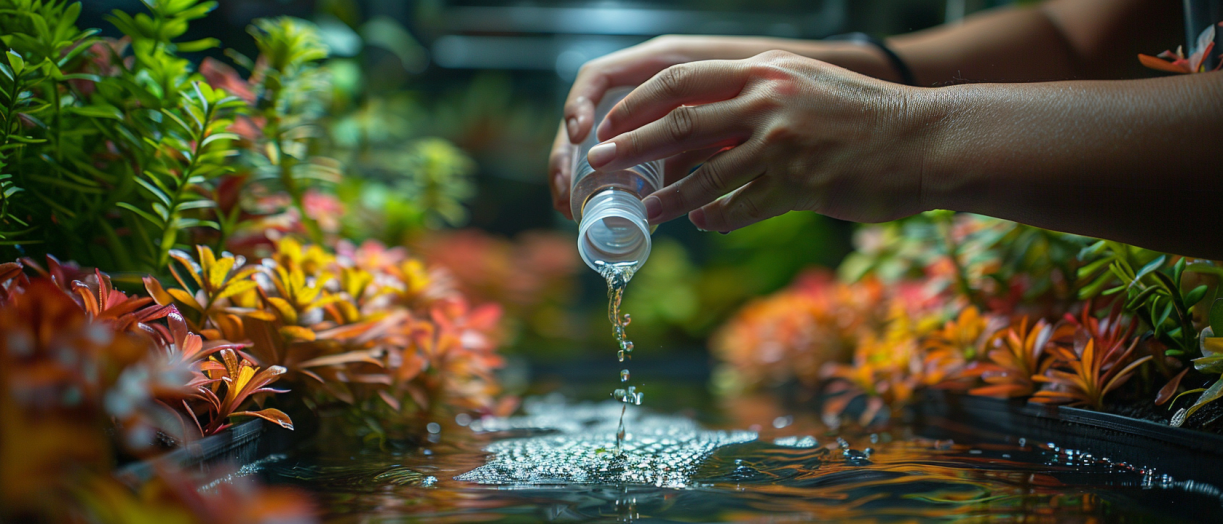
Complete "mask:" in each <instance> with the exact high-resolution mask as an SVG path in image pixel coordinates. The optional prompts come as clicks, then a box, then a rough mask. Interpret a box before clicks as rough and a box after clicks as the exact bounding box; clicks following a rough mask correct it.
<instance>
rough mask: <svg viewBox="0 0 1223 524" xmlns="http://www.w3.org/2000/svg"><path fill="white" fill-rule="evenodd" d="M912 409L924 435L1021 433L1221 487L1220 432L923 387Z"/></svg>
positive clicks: (1002, 436) (1011, 435)
mask: <svg viewBox="0 0 1223 524" xmlns="http://www.w3.org/2000/svg"><path fill="white" fill-rule="evenodd" d="M914 409H915V411H916V413H915V414H916V415H917V416H916V418H915V420H914V423H915V426H916V429H917V430H918V432H919V433H921V434H922V435H924V436H927V437H931V438H952V439H955V438H956V437H957V436H959V437H968V438H974V439H979V438H980V437H981V436H991V437H993V438H998V439H1002V440H1009V441H1012V442H1014V441H1016V440H1017V439H1019V438H1025V439H1027V440H1028V441H1030V442H1040V443H1053V444H1056V445H1057V446H1060V447H1062V448H1068V449H1075V450H1079V451H1086V452H1088V453H1091V454H1093V455H1095V456H1097V457H1108V458H1109V459H1111V460H1113V461H1114V462H1128V463H1130V464H1133V465H1135V466H1139V467H1149V468H1155V469H1156V470H1158V471H1159V472H1160V473H1167V474H1169V475H1172V476H1173V477H1174V478H1176V480H1194V481H1198V482H1208V483H1211V484H1214V485H1215V486H1217V487H1221V488H1223V435H1217V434H1214V433H1206V432H1203V431H1197V430H1192V429H1185V428H1175V427H1171V426H1166V425H1163V424H1159V423H1155V422H1150V421H1147V420H1138V419H1133V418H1130V417H1125V416H1121V415H1114V414H1111V413H1100V412H1096V411H1089V410H1085V409H1077V408H1068V407H1058V406H1048V405H1044V404H1035V403H1029V402H1025V401H1022V400H1002V399H995V398H988V397H976V396H970V395H959V394H953V393H947V392H943V391H927V392H926V395H925V399H924V401H922V402H918V403H917V404H916V406H915V408H914Z"/></svg>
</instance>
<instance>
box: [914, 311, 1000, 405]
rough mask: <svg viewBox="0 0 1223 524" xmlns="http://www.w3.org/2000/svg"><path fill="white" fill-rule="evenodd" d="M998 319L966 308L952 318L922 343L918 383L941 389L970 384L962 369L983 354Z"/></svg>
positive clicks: (956, 387) (994, 330)
mask: <svg viewBox="0 0 1223 524" xmlns="http://www.w3.org/2000/svg"><path fill="white" fill-rule="evenodd" d="M1000 321H1002V319H1000V318H997V317H993V316H988V315H982V314H981V312H980V311H979V310H977V308H976V307H975V306H968V307H966V308H964V310H963V311H961V312H960V314H959V316H958V317H956V318H955V319H952V320H948V321H947V322H946V323H945V324H944V325H943V327H942V328H940V329H938V330H936V331H934V332H933V333H931V334H930V335H929V336H927V337H925V338H924V339H923V341H922V348H921V349H922V353H921V360H922V368H923V373H922V383H923V384H924V385H927V386H933V387H938V388H943V389H957V390H965V389H968V388H969V387H971V386H972V383H973V381H972V380H971V379H969V378H968V377H964V376H963V375H961V371H962V370H963V368H964V366H966V365H967V364H968V363H969V362H973V361H975V360H976V359H977V358H978V357H979V356H983V355H984V354H985V353H986V349H987V346H986V343H987V342H988V341H989V340H990V338H991V336H992V335H993V334H994V332H996V331H997V330H998V329H999V327H1000V326H999V325H998V324H999V323H1000Z"/></svg>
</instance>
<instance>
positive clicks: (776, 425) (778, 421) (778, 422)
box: [773, 415, 794, 429]
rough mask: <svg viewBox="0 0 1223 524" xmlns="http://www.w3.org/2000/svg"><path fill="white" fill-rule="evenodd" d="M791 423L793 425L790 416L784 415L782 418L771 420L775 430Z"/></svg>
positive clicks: (792, 418) (792, 419)
mask: <svg viewBox="0 0 1223 524" xmlns="http://www.w3.org/2000/svg"><path fill="white" fill-rule="evenodd" d="M793 423H794V417H793V416H790V415H786V416H784V417H777V418H775V419H773V427H774V428H777V429H781V428H784V427H786V426H789V425H790V424H793Z"/></svg>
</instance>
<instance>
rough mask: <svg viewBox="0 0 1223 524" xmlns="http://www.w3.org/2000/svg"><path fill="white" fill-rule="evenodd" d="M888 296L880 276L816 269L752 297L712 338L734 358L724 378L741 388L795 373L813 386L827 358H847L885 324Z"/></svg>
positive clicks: (781, 379)
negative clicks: (853, 277) (847, 276)
mask: <svg viewBox="0 0 1223 524" xmlns="http://www.w3.org/2000/svg"><path fill="white" fill-rule="evenodd" d="M884 297H885V290H884V288H883V286H882V285H881V284H879V283H878V282H877V281H873V280H868V281H865V282H862V283H859V284H854V285H846V284H841V283H838V282H837V281H836V280H835V279H834V278H833V277H832V275H830V274H828V273H826V272H811V273H808V274H806V275H804V276H803V277H802V278H800V279H799V280H798V281H796V282H795V283H794V285H792V286H791V288H789V289H787V290H784V291H782V292H780V293H778V294H776V295H774V296H772V297H769V298H767V299H763V300H757V301H754V302H751V303H749V304H748V305H747V306H745V307H744V308H743V309H742V310H741V311H740V312H739V313H738V314H737V315H736V316H735V317H734V318H733V319H731V321H730V322H728V323H727V324H726V326H724V327H723V328H722V329H721V330H719V331H718V332H717V333H716V334H715V335H714V336H713V337H712V338H711V342H710V344H711V348H712V350H713V352H714V354H715V355H718V357H719V358H721V359H723V360H725V361H727V362H728V363H730V365H729V366H728V367H727V368H725V371H723V372H722V373H724V375H723V376H724V378H723V380H728V381H731V382H734V383H736V384H737V385H736V386H735V387H736V388H740V389H742V388H751V387H754V386H758V385H769V384H781V383H784V382H786V381H787V380H791V379H797V380H798V381H799V382H800V383H803V384H806V385H808V386H814V385H815V384H817V383H818V382H819V381H820V378H821V377H820V373H821V371H820V370H821V369H822V368H823V366H824V365H825V364H827V363H830V362H840V361H843V360H845V359H848V358H849V357H850V356H851V355H853V354H854V353H853V352H854V350H855V348H857V347H858V346H859V345H860V340H861V338H862V337H863V336H864V335H866V334H868V333H871V332H872V331H873V330H875V329H877V328H878V327H880V326H882V325H883V324H884V321H885V320H884V319H885V315H886V310H884V309H883V308H884V307H886V304H885V300H884ZM730 373H733V374H734V375H733V376H728V375H729V374H730Z"/></svg>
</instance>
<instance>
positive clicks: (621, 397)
mask: <svg viewBox="0 0 1223 524" xmlns="http://www.w3.org/2000/svg"><path fill="white" fill-rule="evenodd" d="M595 264H596V265H597V266H598V268H599V274H600V275H602V276H603V279H604V280H606V281H607V318H608V320H610V321H611V324H612V335H613V336H615V337H616V343H617V345H618V346H619V349H618V350H617V351H616V360H617V361H619V362H621V363H623V362H624V361H626V360H632V358H633V342H632V341H631V340H629V339H628V333H627V332H626V331H625V328H627V327H628V325H629V322H631V321H632V317H630V316H629V315H628V314H627V313H625V314H623V315H622V314H621V313H620V303H621V301H622V300H623V299H624V290H625V289H627V288H628V283H629V280H632V278H633V274H634V273H635V272H636V271H637V264H636V263H621V264H608V263H605V262H602V261H599V262H596V263H595ZM625 366H626V367H625V368H623V369H621V370H620V387H619V388H617V389H616V390H615V391H614V392H612V397H614V398H615V399H616V400H618V401H620V402H622V403H623V404H624V405H623V406H622V407H621V408H620V422H619V424H618V425H617V426H616V451H617V452H619V451H620V449H621V448H622V447H623V445H624V433H625V432H624V413H625V411H627V410H628V405H629V404H633V405H636V406H640V405H641V396H642V395H641V392H640V391H637V387H636V386H629V385H628V384H627V383H628V381H629V378H630V375H629V370H628V367H627V364H626V365H625Z"/></svg>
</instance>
